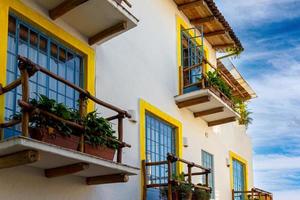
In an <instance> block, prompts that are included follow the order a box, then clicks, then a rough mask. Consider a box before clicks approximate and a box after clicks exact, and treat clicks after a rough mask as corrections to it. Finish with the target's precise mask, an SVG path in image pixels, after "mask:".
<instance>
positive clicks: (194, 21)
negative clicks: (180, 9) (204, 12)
mask: <svg viewBox="0 0 300 200" xmlns="http://www.w3.org/2000/svg"><path fill="white" fill-rule="evenodd" d="M214 20H216V17H215V16H209V17H204V18H197V19H192V20H191V24H193V25H194V26H199V25H202V24H204V23H207V22H212V21H214Z"/></svg>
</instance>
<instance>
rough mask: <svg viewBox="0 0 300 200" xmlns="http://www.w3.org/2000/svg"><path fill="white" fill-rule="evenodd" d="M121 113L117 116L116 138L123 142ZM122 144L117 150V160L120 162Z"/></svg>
mask: <svg viewBox="0 0 300 200" xmlns="http://www.w3.org/2000/svg"><path fill="white" fill-rule="evenodd" d="M123 117H124V116H123V115H119V117H118V140H119V141H120V142H123ZM122 148H123V147H122V146H120V145H119V148H118V152H117V162H118V163H122Z"/></svg>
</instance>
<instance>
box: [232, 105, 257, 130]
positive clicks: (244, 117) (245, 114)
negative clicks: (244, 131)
mask: <svg viewBox="0 0 300 200" xmlns="http://www.w3.org/2000/svg"><path fill="white" fill-rule="evenodd" d="M235 110H236V111H237V112H238V113H239V114H240V119H239V123H240V124H242V125H245V126H246V128H248V126H249V124H251V123H252V121H253V119H252V118H251V117H250V115H251V114H252V112H250V111H249V110H248V107H247V104H246V103H245V102H243V101H239V102H237V103H236V104H235Z"/></svg>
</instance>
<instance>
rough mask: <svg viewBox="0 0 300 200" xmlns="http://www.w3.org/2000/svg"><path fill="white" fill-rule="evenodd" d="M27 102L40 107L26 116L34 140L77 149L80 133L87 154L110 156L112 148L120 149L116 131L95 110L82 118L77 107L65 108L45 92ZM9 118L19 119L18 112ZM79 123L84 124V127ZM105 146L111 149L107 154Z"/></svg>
mask: <svg viewBox="0 0 300 200" xmlns="http://www.w3.org/2000/svg"><path fill="white" fill-rule="evenodd" d="M29 104H30V105H31V106H33V108H37V109H40V110H35V109H34V110H33V112H32V113H31V115H30V119H29V123H30V124H29V128H30V131H29V132H30V135H31V137H32V138H33V139H37V140H41V141H44V142H48V143H53V144H56V145H59V146H63V147H66V148H71V149H74V150H76V149H77V147H78V144H79V136H81V135H82V134H83V135H84V138H85V150H86V151H85V152H86V153H89V154H93V155H96V156H99V157H103V158H106V159H113V156H114V153H115V150H116V149H118V148H119V142H118V140H117V138H116V137H115V136H114V133H115V131H114V130H113V128H112V125H111V123H110V122H109V121H107V120H106V119H105V118H103V117H101V116H100V115H99V113H97V112H96V111H93V112H90V113H88V114H87V115H86V116H85V117H83V118H81V117H80V113H79V111H78V110H76V109H71V108H68V107H67V106H65V105H64V104H62V103H57V102H56V101H55V100H53V99H50V98H48V97H47V96H44V95H39V98H38V99H30V101H29ZM42 112H47V113H50V114H53V116H56V117H60V118H61V119H63V120H66V121H69V122H71V123H74V124H77V126H78V127H79V128H74V127H73V126H70V125H68V124H67V123H66V121H63V120H57V119H55V118H54V117H51V116H49V115H45V114H43V113H42ZM12 118H14V119H16V120H18V119H21V114H20V113H18V114H15V115H14V116H13V117H12ZM80 126H82V127H84V130H82V129H81V128H80ZM75 127H76V126H75ZM60 135H61V136H62V137H60ZM68 138H71V139H73V140H74V139H76V141H74V142H67V141H66V140H68ZM69 143H73V146H72V147H68V146H66V145H67V144H69ZM106 149H111V150H110V151H109V156H108V157H107V155H106V153H107V151H106ZM103 152H104V155H103Z"/></svg>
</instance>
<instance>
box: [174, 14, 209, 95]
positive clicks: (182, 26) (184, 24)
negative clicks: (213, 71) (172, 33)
mask: <svg viewBox="0 0 300 200" xmlns="http://www.w3.org/2000/svg"><path fill="white" fill-rule="evenodd" d="M188 28H189V25H188V23H187V22H186V21H185V20H184V19H183V18H182V17H180V16H179V15H176V32H177V66H178V80H179V81H178V94H183V91H182V85H183V82H182V80H183V77H182V73H181V71H182V65H183V63H182V54H181V51H182V49H181V30H182V29H188ZM188 32H189V34H190V35H192V34H193V30H190V31H188ZM196 43H197V44H198V45H201V43H202V41H201V40H200V39H199V38H196ZM204 55H205V57H206V59H207V60H209V58H208V56H209V51H208V48H207V46H205V45H204ZM204 67H205V72H207V70H208V65H207V64H205V66H204Z"/></svg>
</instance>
